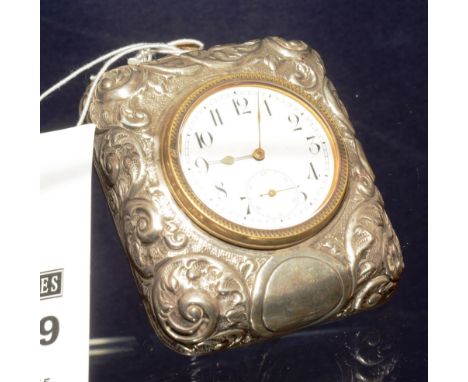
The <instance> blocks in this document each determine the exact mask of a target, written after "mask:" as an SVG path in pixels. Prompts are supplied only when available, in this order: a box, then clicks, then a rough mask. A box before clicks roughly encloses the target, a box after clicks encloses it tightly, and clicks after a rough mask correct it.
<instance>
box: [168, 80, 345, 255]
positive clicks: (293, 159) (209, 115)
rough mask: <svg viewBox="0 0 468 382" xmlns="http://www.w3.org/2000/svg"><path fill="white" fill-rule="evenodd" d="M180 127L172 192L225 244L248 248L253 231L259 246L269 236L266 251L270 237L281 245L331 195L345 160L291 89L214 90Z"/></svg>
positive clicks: (233, 86) (254, 85)
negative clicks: (175, 184)
mask: <svg viewBox="0 0 468 382" xmlns="http://www.w3.org/2000/svg"><path fill="white" fill-rule="evenodd" d="M177 123H178V126H177V129H176V130H177V131H176V132H174V131H173V132H172V140H173V142H172V147H175V148H176V156H177V160H176V161H175V164H176V167H177V168H176V170H177V174H178V175H179V176H178V177H176V180H177V181H179V182H180V186H181V190H180V191H181V192H180V191H179V190H177V192H176V194H180V193H185V194H186V195H187V196H188V198H182V199H181V202H182V204H183V206H185V207H186V210H187V211H188V212H189V214H190V215H191V216H192V217H194V218H195V221H196V222H197V223H199V224H200V223H201V225H202V226H203V227H204V228H207V229H208V230H209V231H210V232H212V233H216V232H217V231H218V230H217V228H218V227H217V225H221V226H223V225H224V227H221V231H222V238H223V239H227V240H228V241H234V242H236V243H237V244H239V241H242V237H244V238H245V244H246V246H249V245H248V244H249V243H248V242H249V238H251V237H255V236H256V234H258V238H257V239H256V241H257V242H259V243H260V244H261V241H262V239H261V237H263V236H266V237H267V238H266V239H265V240H266V241H268V243H266V244H265V247H272V246H273V245H272V244H271V243H272V241H271V238H269V237H268V236H269V234H268V233H270V234H271V236H272V237H273V236H275V237H279V238H281V237H282V235H283V234H284V235H285V237H284V238H283V240H282V241H284V242H285V244H286V243H287V236H288V234H289V235H290V236H291V233H292V232H294V231H295V230H296V231H297V232H302V231H307V227H301V225H304V224H305V225H306V226H307V222H309V223H310V222H311V220H313V219H314V217H316V216H317V215H318V214H319V213H320V212H321V211H322V209H323V208H324V206H325V205H326V204H327V202H329V201H330V199H331V197H332V196H333V193H334V190H335V189H336V186H337V180H338V178H339V171H340V170H341V166H340V164H341V159H342V158H341V156H340V150H339V147H338V144H337V140H336V137H335V134H334V132H333V130H332V129H331V128H330V126H329V124H328V123H327V122H326V120H325V119H324V118H323V117H322V116H321V115H320V113H319V112H318V111H317V110H316V109H315V108H313V107H312V106H311V105H310V104H309V103H308V102H307V100H305V99H304V98H302V97H300V96H299V95H297V94H295V93H294V92H292V91H290V90H288V89H285V88H283V87H280V86H277V85H276V84H274V83H267V82H260V81H232V82H231V83H227V84H226V83H225V84H222V86H215V87H213V88H211V89H208V90H206V91H204V92H202V94H200V95H198V96H197V97H195V99H194V100H193V102H190V105H189V106H188V107H186V110H183V116H181V118H180V120H179V121H177ZM173 129H174V126H173ZM169 141H170V139H169ZM169 144H170V142H169ZM172 169H173V167H172V166H171V167H170V169H169V170H172ZM177 178H178V179H177ZM176 199H177V197H176ZM187 203H190V204H191V205H187ZM200 217H201V219H200V220H199V219H198V218H200ZM315 223H317V222H315ZM309 225H310V224H309ZM213 228H214V230H213ZM226 228H227V231H228V232H227V234H226ZM230 229H232V231H233V237H230V234H229V230H230ZM288 231H289V233H288ZM243 232H245V234H244V233H243ZM292 236H294V235H292ZM301 239H303V238H302V237H301ZM296 240H297V239H296ZM273 241H274V239H273ZM293 241H294V240H293V238H292V239H291V243H293ZM241 244H242V243H241ZM257 244H258V243H257ZM257 244H256V245H255V247H262V245H257ZM283 245H284V244H283Z"/></svg>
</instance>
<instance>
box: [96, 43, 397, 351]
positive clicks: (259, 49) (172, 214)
mask: <svg viewBox="0 0 468 382" xmlns="http://www.w3.org/2000/svg"><path fill="white" fill-rule="evenodd" d="M238 72H260V73H266V74H270V75H274V76H277V77H279V78H282V79H285V80H288V81H290V82H291V83H293V84H295V85H298V86H300V87H301V88H302V89H304V90H305V91H307V92H308V93H309V94H310V95H311V97H313V99H314V100H316V101H317V102H320V103H321V104H322V105H323V106H324V107H326V108H327V109H328V110H329V111H331V112H332V113H333V114H334V115H335V116H336V117H337V119H338V121H339V128H340V130H341V131H340V132H341V134H342V137H343V139H344V141H345V144H346V149H347V151H348V155H349V163H350V174H349V182H348V189H347V191H346V195H345V198H344V201H343V203H342V205H341V207H340V209H339V211H338V212H337V213H336V215H335V216H334V218H333V219H332V220H331V221H330V223H328V225H327V226H326V227H325V228H323V229H322V230H321V231H320V232H319V233H318V234H316V235H315V236H313V237H311V238H310V239H308V240H306V241H304V242H303V243H300V244H298V245H295V246H293V247H289V248H285V249H279V250H254V249H247V248H241V247H237V246H234V245H231V244H228V243H226V242H224V241H221V240H219V239H217V238H215V237H213V236H211V235H209V234H207V233H206V232H204V231H203V230H202V229H200V228H199V227H198V226H197V225H195V224H194V223H192V222H191V221H190V219H189V218H188V217H187V216H186V215H185V214H184V213H183V212H182V211H181V210H180V208H179V207H178V205H177V204H176V203H175V202H174V200H173V198H172V197H171V195H170V192H169V190H168V187H167V185H166V184H165V179H164V177H163V175H162V172H161V171H162V170H161V163H160V156H159V137H160V134H161V131H162V129H163V128H164V126H166V125H167V123H168V119H169V118H170V116H171V115H172V114H173V111H174V109H175V108H176V107H177V105H179V104H180V103H181V102H182V101H183V100H184V97H186V96H187V94H188V93H189V92H190V91H193V90H194V89H196V88H197V87H198V86H200V85H201V84H203V83H204V82H206V81H207V80H210V79H213V78H215V77H217V76H220V75H226V74H230V73H238ZM88 119H89V120H90V121H91V122H93V123H95V124H96V126H97V132H96V137H95V146H94V161H95V167H96V169H97V172H98V175H99V178H100V180H101V184H102V187H103V190H104V192H105V194H106V197H107V200H108V203H109V208H110V210H111V212H112V215H113V218H114V222H115V225H116V227H117V231H118V233H119V236H120V238H121V240H122V243H123V245H124V247H125V250H126V252H127V255H128V257H129V260H130V262H131V267H132V270H133V273H134V276H135V279H136V283H137V285H138V288H139V290H140V293H141V295H142V298H143V301H144V303H145V307H146V309H147V312H148V316H149V319H150V321H151V324H152V325H153V327H154V329H155V331H156V332H157V333H158V335H159V336H160V337H161V339H162V340H163V341H164V343H165V344H167V345H168V346H169V347H171V348H172V349H174V350H176V351H178V352H181V353H183V354H187V355H194V354H201V353H206V352H210V351H213V350H221V349H226V348H231V347H234V346H238V345H241V344H247V343H249V342H252V341H255V340H258V339H261V338H266V337H272V336H277V335H281V334H284V333H287V332H290V331H292V330H294V329H297V328H300V327H303V326H306V325H309V324H313V323H319V322H323V321H326V320H332V319H336V318H340V317H344V316H347V315H350V314H352V313H355V312H359V311H361V310H365V309H368V308H372V307H374V306H376V305H378V304H380V303H382V302H384V301H386V300H387V299H388V297H389V296H390V295H391V294H392V292H393V291H394V289H395V287H396V285H397V282H398V279H399V277H400V274H401V272H402V270H403V260H402V257H401V250H400V245H399V242H398V238H397V236H396V235H395V233H394V231H393V229H392V226H391V224H390V222H389V219H388V217H387V215H386V213H385V210H384V208H383V201H382V197H381V195H380V193H379V191H378V190H377V188H376V187H375V185H374V174H373V172H372V170H371V168H370V166H369V164H368V162H367V159H366V157H365V155H364V153H363V150H362V147H361V145H360V143H359V142H358V141H357V139H356V137H355V135H354V129H353V127H352V125H351V122H350V121H349V119H348V115H347V112H346V109H345V107H344V106H343V104H342V103H341V101H340V100H339V98H338V96H337V93H336V91H335V88H334V86H333V85H332V83H331V82H330V80H329V79H328V78H327V77H326V76H325V69H324V65H323V62H322V60H321V58H320V56H319V55H318V53H317V52H316V51H314V50H313V49H311V48H309V47H308V46H307V45H306V44H305V43H304V42H301V41H285V40H283V39H281V38H278V37H269V38H265V39H263V40H255V41H249V42H247V43H244V44H239V45H222V46H215V47H213V48H211V49H208V50H204V51H193V52H189V53H186V54H183V55H181V56H177V57H176V56H169V57H164V58H162V59H160V60H158V61H154V62H149V63H144V64H140V65H131V66H124V67H120V68H117V69H113V70H111V71H109V72H108V73H106V74H105V75H104V77H103V78H102V80H101V81H100V83H99V85H98V87H97V88H96V91H95V94H94V99H93V102H92V104H91V107H90V111H89V114H88Z"/></svg>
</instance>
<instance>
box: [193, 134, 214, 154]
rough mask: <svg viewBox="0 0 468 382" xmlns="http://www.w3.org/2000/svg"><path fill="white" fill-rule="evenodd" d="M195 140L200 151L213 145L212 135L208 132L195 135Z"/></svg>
mask: <svg viewBox="0 0 468 382" xmlns="http://www.w3.org/2000/svg"><path fill="white" fill-rule="evenodd" d="M195 138H196V139H197V143H198V145H199V146H200V148H201V149H203V148H205V147H209V146H211V145H212V144H213V135H211V133H210V132H209V131H206V130H205V131H202V132H200V133H195Z"/></svg>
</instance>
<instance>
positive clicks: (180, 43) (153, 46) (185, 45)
mask: <svg viewBox="0 0 468 382" xmlns="http://www.w3.org/2000/svg"><path fill="white" fill-rule="evenodd" d="M194 49H203V43H202V42H201V41H198V40H194V39H188V38H184V39H178V40H174V41H170V42H168V43H162V42H155V43H152V42H142V43H137V44H132V45H127V46H124V47H122V48H119V49H116V50H113V51H112V52H109V53H107V54H104V55H102V56H101V57H98V58H96V59H95V60H93V61H91V62H89V63H87V64H85V65H83V66H82V67H81V68H78V69H77V70H75V71H74V72H73V73H71V74H70V75H69V76H67V77H65V78H64V79H62V80H61V81H59V82H57V83H56V84H55V85H53V86H51V87H50V88H49V89H47V90H46V91H45V92H44V93H42V94H41V97H40V101H41V102H42V101H43V100H44V99H45V98H46V97H47V96H49V95H50V94H52V93H54V92H55V91H57V90H58V89H60V88H61V87H62V86H63V85H65V84H67V83H68V82H70V81H71V80H72V79H73V78H75V77H76V76H78V75H79V74H81V73H83V72H84V71H86V70H88V69H91V68H92V67H94V66H96V65H97V64H99V63H101V62H104V64H103V65H102V66H101V69H100V70H99V72H98V73H97V74H96V75H95V76H93V80H92V83H91V87H90V89H89V92H88V96H87V97H86V99H85V100H84V103H83V108H82V111H81V114H80V118H79V120H78V122H77V123H76V125H77V126H80V125H82V124H83V122H84V120H85V118H86V114H87V113H88V109H89V106H90V104H91V101H92V97H93V94H94V90H95V89H96V86H97V84H98V82H99V80H100V79H101V78H102V76H103V75H104V73H105V72H106V70H107V69H109V67H110V66H111V65H112V64H114V63H115V62H117V61H118V60H120V59H121V58H123V57H125V56H128V55H129V54H131V53H134V52H138V54H137V55H136V56H135V57H132V58H130V59H129V60H128V62H129V64H133V65H137V64H139V63H142V62H146V61H150V60H151V59H152V58H153V55H155V54H172V55H180V54H183V53H187V52H188V51H191V50H194Z"/></svg>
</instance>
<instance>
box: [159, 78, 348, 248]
mask: <svg viewBox="0 0 468 382" xmlns="http://www.w3.org/2000/svg"><path fill="white" fill-rule="evenodd" d="M242 85H246V86H247V85H257V86H262V87H266V88H273V89H275V90H276V91H279V92H282V93H283V94H285V95H286V96H288V97H291V98H294V99H295V100H297V101H298V102H300V103H301V104H302V105H303V106H304V107H305V108H307V109H308V110H309V111H310V112H311V113H312V114H313V115H314V116H315V117H316V118H317V120H318V121H319V122H320V123H321V125H322V127H323V129H324V131H325V132H326V134H327V136H328V138H329V141H330V144H331V147H332V154H333V156H334V162H335V168H334V170H335V171H334V177H333V181H332V185H331V187H330V191H329V193H328V194H327V197H326V198H325V199H324V202H323V203H322V204H321V206H320V207H319V208H318V209H317V211H316V213H315V214H314V215H313V216H312V217H311V218H309V219H308V220H306V221H304V222H302V223H300V224H297V225H294V226H291V227H286V228H281V229H273V230H272V229H268V230H264V229H256V228H251V227H246V226H242V225H240V224H237V223H234V222H232V221H229V220H228V219H226V218H224V217H222V216H221V215H219V214H217V213H216V212H214V211H213V210H211V209H210V208H209V207H208V206H207V205H206V204H204V203H203V202H202V201H201V200H200V199H199V198H198V197H197V195H196V194H195V193H194V191H193V190H192V188H191V187H190V185H189V183H188V181H187V179H186V178H185V176H184V174H183V170H182V168H181V164H180V159H179V147H180V146H179V144H180V142H179V130H180V128H181V126H182V125H183V123H184V121H185V119H186V118H187V116H188V115H189V114H190V112H191V111H192V110H193V109H194V108H195V107H196V106H197V105H198V104H199V103H200V102H201V101H202V100H203V99H205V98H206V97H208V96H209V95H211V94H213V93H215V92H217V91H219V90H221V89H223V88H226V87H230V86H242ZM160 153H161V163H162V169H163V174H164V177H165V179H166V182H167V186H168V188H169V190H170V191H171V194H172V196H173V198H174V199H175V201H176V203H177V204H178V205H179V206H180V208H181V209H182V210H183V211H184V212H185V213H186V214H187V215H188V217H189V218H190V219H191V220H192V221H193V222H194V223H195V224H196V225H198V226H199V227H200V228H202V229H203V230H205V231H206V232H208V233H209V234H211V235H213V236H215V237H217V238H219V239H221V240H223V241H226V242H228V243H231V244H234V245H237V246H241V247H245V248H252V249H264V250H268V249H278V248H284V247H289V246H292V245H295V244H298V243H300V242H302V241H305V240H307V239H308V238H310V237H312V236H313V235H314V234H315V233H317V232H318V231H319V230H320V229H322V228H323V227H324V226H325V225H326V223H328V222H329V221H330V220H331V218H332V217H333V216H334V215H335V213H336V212H337V210H338V207H339V206H340V204H341V202H342V200H343V197H344V195H345V193H346V188H347V184H348V172H349V164H348V155H347V151H346V146H345V144H344V141H343V139H342V137H341V134H340V131H339V128H338V124H337V121H336V118H335V116H334V115H333V114H332V112H331V111H330V110H329V109H328V108H327V107H326V106H324V105H322V104H321V103H320V102H319V101H316V100H314V99H313V98H312V97H311V96H310V94H308V93H307V92H305V91H304V90H302V89H301V88H300V87H298V86H296V85H294V84H291V83H290V82H288V81H286V80H284V79H282V78H279V77H275V76H271V75H267V74H263V73H235V74H229V75H224V76H220V77H217V78H215V79H213V80H211V81H208V82H207V83H205V84H203V85H202V86H200V87H198V88H197V89H195V90H194V91H193V92H192V93H191V94H189V95H188V97H186V98H185V100H184V101H183V102H182V103H181V104H180V106H179V107H178V108H177V109H176V111H175V113H174V115H173V117H172V119H171V120H170V123H169V124H168V125H167V126H166V128H165V129H164V132H163V135H162V139H161V146H160Z"/></svg>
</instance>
